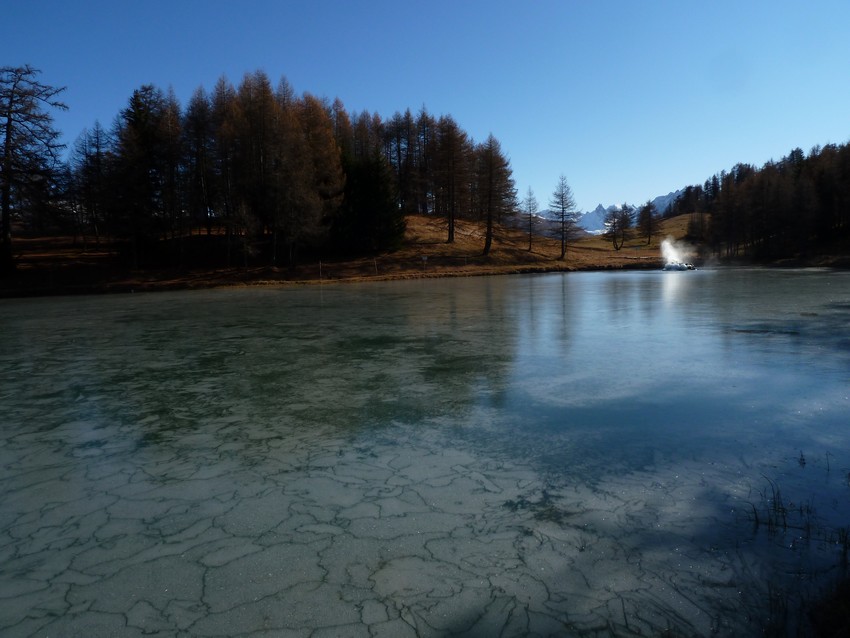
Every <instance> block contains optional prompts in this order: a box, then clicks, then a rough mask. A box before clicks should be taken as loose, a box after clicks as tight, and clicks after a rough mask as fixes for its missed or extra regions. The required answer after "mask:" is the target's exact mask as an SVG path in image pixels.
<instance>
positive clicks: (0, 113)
mask: <svg viewBox="0 0 850 638" xmlns="http://www.w3.org/2000/svg"><path fill="white" fill-rule="evenodd" d="M40 73H41V72H40V71H39V70H38V69H34V68H33V67H31V66H30V65H28V64H27V65H25V66H20V67H12V66H5V67H2V68H0V131H2V135H3V143H2V145H1V146H0V153H2V156H0V274H3V273H6V272H9V271H11V270H12V269H13V268H14V261H13V258H12V212H13V210H14V209H15V207H16V205H18V204H20V202H21V197H20V196H21V195H22V194H23V192H24V190H25V189H26V188H27V187H29V186H32V185H35V184H36V183H43V182H44V180H47V179H50V178H51V176H52V174H53V169H54V167H55V166H56V164H57V163H58V159H59V158H58V153H59V151H60V150H61V149H62V148H63V147H64V145H62V144H60V143H59V141H58V140H59V132H58V131H56V130H55V129H54V128H53V117H52V116H51V115H50V112H49V109H60V110H65V109H67V108H68V107H67V106H66V105H65V104H64V103H63V102H61V101H59V99H58V96H59V94H60V93H62V92H63V91H64V90H65V87H53V86H49V85H47V84H42V83H41V82H39V81H38V79H37V77H38V75H39V74H40ZM16 198H17V201H15V199H16Z"/></svg>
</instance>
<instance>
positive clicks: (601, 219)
mask: <svg viewBox="0 0 850 638" xmlns="http://www.w3.org/2000/svg"><path fill="white" fill-rule="evenodd" d="M681 194H682V191H681V190H677V191H671V192H669V193H667V194H666V195H659V196H658V197H656V198H655V199H653V200H651V201H652V203H653V204H654V205H655V210H656V211H658V214H659V215H661V214H663V213H664V211H665V210H667V208H668V207H669V206H670V204H672V203H673V202H674V201H675V200H676V198H677V197H678V196H679V195H681ZM645 203H646V202H641V203H640V204H632V205H633V206H637V208H638V210H640V207H641V206H643V205H644V204H645ZM620 206H621V205H620V204H612V205H610V206H604V205H602V204H599V205H598V206H597V207H596V208H594V209H593V210H591V211H588V212H586V213H581V214H580V215H579V216H578V225H579V227H580V228H582V229H584V230H586V231H587V232H589V233H591V234H593V235H599V234H601V233H603V232H605V216H606V215H607V214H608V213H609V212H610V211H612V210H617V209H619V208H620Z"/></svg>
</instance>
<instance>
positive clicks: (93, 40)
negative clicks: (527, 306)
mask: <svg viewBox="0 0 850 638" xmlns="http://www.w3.org/2000/svg"><path fill="white" fill-rule="evenodd" d="M0 64H2V65H21V64H31V65H33V66H35V67H36V68H39V69H41V70H42V75H41V79H42V81H44V82H46V83H49V84H53V85H61V86H67V91H66V92H65V94H64V99H65V101H66V102H67V104H68V105H69V107H70V110H69V111H68V112H66V113H57V114H56V126H57V128H58V129H60V130H61V131H62V132H63V134H64V138H65V141H66V143H68V144H71V143H73V141H74V140H75V139H76V137H77V136H78V135H79V134H80V132H81V131H82V130H83V129H84V128H91V126H92V125H93V124H94V122H95V121H96V120H99V121H100V123H101V124H102V125H103V126H105V127H107V128H108V127H110V126H111V125H112V122H113V119H114V118H115V116H116V115H118V113H119V112H120V110H121V109H122V108H124V107H125V106H126V104H127V100H128V99H129V97H130V95H131V94H132V92H133V90H134V89H136V88H138V87H139V86H141V85H142V84H145V83H152V84H155V85H156V86H158V87H160V88H162V89H163V90H166V89H168V88H169V87H172V88H173V89H174V91H175V93H176V95H177V97H178V99H179V100H180V101H181V103H182V104H183V105H185V104H186V102H187V101H188V99H189V97H190V96H191V94H192V92H193V91H194V89H196V88H197V87H198V86H204V87H205V88H206V89H207V90H211V89H212V87H213V85H214V84H215V82H216V80H218V78H219V77H221V76H222V75H224V76H226V77H227V78H228V79H229V80H230V81H231V82H232V83H233V84H238V83H239V82H240V80H241V79H242V76H243V75H244V74H245V73H246V72H249V71H254V70H257V69H262V70H264V71H265V72H266V73H267V74H268V75H269V76H270V77H271V79H272V81H273V82H274V83H277V80H278V79H279V78H280V77H281V76H286V77H287V78H288V79H289V81H290V83H291V84H292V85H293V86H294V88H295V90H296V91H297V92H299V93H302V92H309V93H313V94H315V95H318V96H321V97H327V98H329V99H333V98H336V97H338V98H340V99H341V100H342V102H343V104H344V105H345V107H346V109H347V110H348V111H349V112H357V111H361V110H368V111H370V112H377V113H378V114H380V115H381V116H382V117H385V118H389V117H391V116H392V115H393V113H395V112H396V111H404V110H405V109H406V108H410V109H411V110H412V111H413V112H414V113H416V112H417V111H419V109H420V108H421V107H423V106H424V107H425V108H427V109H428V111H429V112H431V113H432V114H434V115H435V116H439V115H442V114H450V115H452V116H453V117H454V118H455V120H457V122H458V123H459V124H460V125H461V127H462V128H463V129H464V130H466V131H467V132H468V133H469V134H470V135H472V137H473V138H474V139H475V140H477V141H482V140H484V139H485V138H486V137H487V135H488V134H489V133H491V132H492V133H493V134H494V135H495V136H496V138H498V139H499V141H500V142H501V143H502V148H503V150H504V151H505V152H506V153H507V155H508V156H509V157H510V160H511V165H512V167H513V171H514V177H515V179H516V183H517V189H518V191H519V194H520V196H523V195H524V194H525V193H526V190H527V189H528V188H529V187H531V188H532V189H533V190H534V193H535V195H536V197H537V199H538V200H539V202H540V205H541V207H545V205H546V203H547V202H548V200H549V198H550V195H551V193H552V191H553V190H554V188H555V185H556V182H557V179H558V176H559V175H560V174H562V173H563V174H564V175H566V177H567V180H568V181H569V183H570V185H571V187H572V189H573V192H574V194H575V196H576V200H577V202H578V205H579V208H580V209H581V210H589V209H592V208H594V207H595V206H596V205H597V204H599V203H603V204H605V205H608V204H613V203H622V202H624V201H625V202H628V203H632V204H640V203H643V202H645V201H646V200H647V199H650V198H652V197H655V196H657V195H664V194H666V193H668V192H669V191H671V190H675V189H677V188H680V187H683V186H686V185H689V184H701V183H702V182H703V181H704V180H705V179H707V178H708V177H710V176H711V175H712V174H714V173H716V172H719V171H720V170H722V169H728V168H730V167H731V166H732V165H734V164H735V163H737V162H747V163H752V164H756V165H757V166H761V165H762V164H764V163H765V162H766V161H768V160H770V159H777V160H778V159H780V158H781V157H782V156H783V155H785V154H787V153H788V151H789V150H791V149H792V148H794V147H797V146H799V147H800V148H802V149H803V150H804V151H806V152H808V151H809V150H810V149H811V147H812V146H814V145H816V144H826V143H836V144H843V143H846V142H848V141H850V2H848V0H823V1H821V0H808V1H799V2H791V1H789V0H734V1H730V0H711V1H704V2H691V1H689V0H670V1H662V0H630V1H626V0H582V1H578V0H515V1H510V2H509V1H506V0H488V1H478V0H448V1H446V0H429V1H428V2H407V1H404V0H392V1H374V2H369V1H362V2H358V1H356V0H337V1H330V0H299V1H297V2H294V1H285V0H277V1H275V0H253V1H252V0H243V1H240V2H235V1H233V0H230V1H227V2H222V1H219V0H170V1H168V2H162V1H160V0H149V1H147V2H132V3H131V2H123V1H120V0H109V1H103V0H95V1H80V2H69V1H67V0H62V1H58V0H42V1H40V2H33V1H32V0H9V2H8V3H7V5H6V10H5V11H4V19H3V21H2V22H0Z"/></svg>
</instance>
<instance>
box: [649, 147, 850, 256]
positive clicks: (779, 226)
mask: <svg viewBox="0 0 850 638" xmlns="http://www.w3.org/2000/svg"><path fill="white" fill-rule="evenodd" d="M683 213H687V214H689V215H690V216H691V217H690V219H689V223H688V232H689V235H690V236H691V237H692V238H693V239H694V240H697V241H702V242H705V244H707V245H708V246H709V247H710V249H711V250H712V251H713V252H714V253H715V254H717V255H719V256H723V257H736V256H747V257H753V258H757V259H779V258H786V257H795V256H805V255H809V254H812V253H816V252H817V251H818V250H820V249H821V247H822V246H823V245H824V244H828V243H829V242H831V241H833V240H835V239H838V238H842V237H847V235H848V232H850V144H844V145H835V144H828V145H826V146H822V147H821V146H816V147H814V148H813V149H812V150H811V151H810V152H809V154H808V155H806V154H805V153H804V152H803V150H802V149H800V148H795V149H793V150H792V151H791V152H790V153H788V155H786V156H785V157H783V158H782V159H781V160H779V161H778V162H776V161H770V162H767V163H766V164H764V165H763V166H762V167H761V168H756V167H754V166H752V165H750V164H736V165H735V166H734V167H732V169H731V170H729V171H721V172H720V173H718V174H716V175H714V176H713V177H711V178H709V179H707V180H706V181H705V183H704V184H703V185H702V186H700V185H696V186H688V187H687V188H685V189H684V191H683V193H682V195H681V196H680V197H679V198H678V199H677V200H676V201H675V202H674V203H673V204H672V205H671V206H670V209H669V210H668V211H666V215H667V216H674V215H679V214H683Z"/></svg>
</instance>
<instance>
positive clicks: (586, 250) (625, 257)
mask: <svg viewBox="0 0 850 638" xmlns="http://www.w3.org/2000/svg"><path fill="white" fill-rule="evenodd" d="M686 225H687V218H686V217H685V216H682V217H678V218H674V219H670V220H666V221H665V222H663V225H662V229H661V232H660V233H659V234H658V236H656V237H654V238H653V240H652V241H651V242H650V243H649V244H647V243H646V239H645V238H635V239H632V240H630V241H627V242H626V244H625V246H624V247H623V248H622V249H621V250H619V251H615V250H614V248H613V246H612V245H611V242H610V241H608V240H606V239H604V238H602V237H595V236H587V237H583V238H581V239H578V240H575V241H573V242H571V243H570V244H569V246H568V248H567V255H566V258H565V259H563V260H561V259H560V258H559V257H560V243H559V242H558V241H557V240H555V239H549V238H544V237H541V236H537V235H535V236H534V237H533V240H532V246H531V250H529V249H528V234H527V233H526V232H523V231H522V230H517V229H511V228H506V227H498V228H497V229H496V234H495V237H494V242H493V248H492V250H491V252H490V254H489V255H488V256H486V257H485V256H483V255H482V250H483V247H484V227H483V224H480V223H476V222H468V221H459V222H458V223H457V225H456V228H455V241H454V242H453V243H451V244H448V243H446V237H447V228H446V222H445V220H443V219H437V218H431V217H422V216H411V217H408V218H407V231H406V233H405V240H404V242H403V244H402V246H401V247H400V248H399V249H398V250H396V251H393V252H387V253H380V254H376V255H373V256H369V257H361V258H357V259H350V260H329V261H326V260H320V259H313V260H310V261H307V260H305V261H304V262H303V263H301V264H300V265H299V266H297V267H296V268H278V267H271V266H262V267H259V266H248V267H244V266H242V267H239V266H234V267H229V268H221V267H210V268H149V269H143V270H132V269H130V268H128V267H127V266H126V265H122V264H121V260H119V259H118V258H117V252H116V248H115V246H113V245H111V244H110V243H109V242H106V241H103V240H101V242H100V243H99V245H95V244H94V242H93V241H92V240H91V239H89V241H88V242H87V243H86V244H85V245H84V244H83V242H82V241H81V240H80V239H79V238H77V240H76V242H75V241H74V238H72V237H61V236H59V237H57V236H49V237H44V236H31V237H16V238H15V242H14V252H15V255H16V262H17V269H16V271H15V272H14V273H13V274H12V275H10V276H8V277H6V278H4V279H0V296H5V297H13V296H34V295H50V294H79V293H101V292H127V291H131V290H132V291H145V290H177V289H193V288H210V287H220V286H243V285H286V284H304V283H321V282H328V281H367V280H388V279H411V278H420V277H457V276H479V275H499V274H511V273H527V272H551V271H573V270H607V269H641V268H643V269H646V268H660V267H661V266H662V259H661V250H660V244H661V241H662V240H663V239H664V238H665V237H667V236H672V237H674V238H677V239H680V238H682V237H683V236H684V235H685V228H686ZM195 239H196V240H201V239H202V237H201V236H197V235H196V236H195ZM186 241H187V242H191V241H193V238H191V237H190V238H187V239H186Z"/></svg>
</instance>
